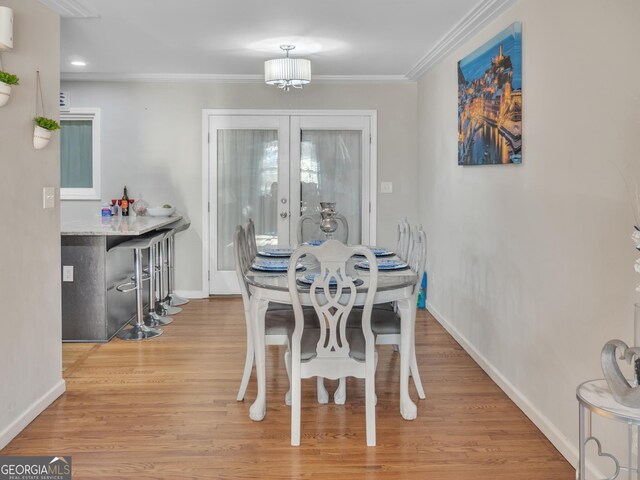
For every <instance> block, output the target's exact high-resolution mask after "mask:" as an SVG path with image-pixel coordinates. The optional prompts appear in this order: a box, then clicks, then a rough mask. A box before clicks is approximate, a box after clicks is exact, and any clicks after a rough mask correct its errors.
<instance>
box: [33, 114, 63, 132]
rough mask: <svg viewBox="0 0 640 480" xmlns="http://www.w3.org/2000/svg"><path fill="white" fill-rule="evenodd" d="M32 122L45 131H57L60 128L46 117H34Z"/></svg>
mask: <svg viewBox="0 0 640 480" xmlns="http://www.w3.org/2000/svg"><path fill="white" fill-rule="evenodd" d="M34 120H35V122H36V125H38V126H39V127H42V128H44V129H46V130H58V129H59V128H60V125H58V122H56V121H55V120H52V119H50V118H47V117H36V118H34Z"/></svg>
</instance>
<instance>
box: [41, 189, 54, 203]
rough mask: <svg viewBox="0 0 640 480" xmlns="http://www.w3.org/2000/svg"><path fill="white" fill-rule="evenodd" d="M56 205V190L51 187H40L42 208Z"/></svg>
mask: <svg viewBox="0 0 640 480" xmlns="http://www.w3.org/2000/svg"><path fill="white" fill-rule="evenodd" d="M55 206H56V190H55V188H53V187H44V188H43V189H42V208H54V207H55Z"/></svg>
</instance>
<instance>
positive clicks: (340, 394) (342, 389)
mask: <svg viewBox="0 0 640 480" xmlns="http://www.w3.org/2000/svg"><path fill="white" fill-rule="evenodd" d="M346 401H347V379H346V378H345V377H340V383H339V384H338V388H337V389H336V391H335V392H334V393H333V402H334V403H335V404H336V405H344V404H345V402H346Z"/></svg>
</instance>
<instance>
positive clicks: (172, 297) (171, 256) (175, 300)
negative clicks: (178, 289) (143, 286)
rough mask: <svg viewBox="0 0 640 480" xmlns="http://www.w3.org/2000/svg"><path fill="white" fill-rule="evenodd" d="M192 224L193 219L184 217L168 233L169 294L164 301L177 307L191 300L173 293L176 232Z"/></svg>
mask: <svg viewBox="0 0 640 480" xmlns="http://www.w3.org/2000/svg"><path fill="white" fill-rule="evenodd" d="M190 225H191V220H189V219H188V218H184V217H183V218H182V219H181V220H180V221H179V222H178V224H177V225H176V226H175V227H174V228H173V229H172V232H170V233H169V234H168V235H167V237H166V238H167V296H166V297H165V298H164V302H165V303H166V304H167V305H168V306H171V307H177V306H179V305H184V304H186V303H189V300H188V299H186V298H183V297H180V296H178V295H176V294H175V293H173V287H174V285H175V283H174V282H175V280H174V267H175V251H176V250H175V241H176V238H175V236H176V233H180V232H183V231H185V230H186V229H188V228H189V226H190Z"/></svg>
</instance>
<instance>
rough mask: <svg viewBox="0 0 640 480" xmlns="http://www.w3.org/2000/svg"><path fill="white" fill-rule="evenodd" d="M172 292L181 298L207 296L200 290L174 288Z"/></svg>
mask: <svg viewBox="0 0 640 480" xmlns="http://www.w3.org/2000/svg"><path fill="white" fill-rule="evenodd" d="M174 293H175V294H176V295H178V296H179V297H183V298H207V297H208V296H209V295H205V294H204V293H203V292H202V290H176V291H175V292H174Z"/></svg>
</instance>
